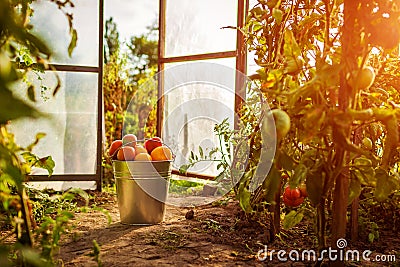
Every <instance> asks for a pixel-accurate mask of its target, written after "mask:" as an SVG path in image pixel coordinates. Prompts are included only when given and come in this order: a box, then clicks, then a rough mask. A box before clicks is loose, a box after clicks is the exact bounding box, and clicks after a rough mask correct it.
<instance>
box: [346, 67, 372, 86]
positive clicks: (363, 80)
mask: <svg viewBox="0 0 400 267" xmlns="http://www.w3.org/2000/svg"><path fill="white" fill-rule="evenodd" d="M374 81H375V70H374V69H373V68H372V67H370V66H368V67H364V68H363V69H362V70H361V71H360V73H358V70H356V71H353V72H352V75H351V77H350V79H349V81H348V84H349V85H350V86H351V88H353V89H355V88H357V89H358V90H366V89H368V88H370V87H371V85H372V84H373V83H374Z"/></svg>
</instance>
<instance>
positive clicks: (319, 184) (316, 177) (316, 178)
mask: <svg viewBox="0 0 400 267" xmlns="http://www.w3.org/2000/svg"><path fill="white" fill-rule="evenodd" d="M325 176H326V174H325V173H324V172H322V166H319V167H317V168H316V169H313V170H311V171H310V172H309V173H308V175H307V180H306V186H307V193H308V198H309V199H310V201H311V203H312V204H313V205H318V204H319V203H320V202H321V198H322V195H323V190H324V183H325Z"/></svg>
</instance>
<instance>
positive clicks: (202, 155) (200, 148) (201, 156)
mask: <svg viewBox="0 0 400 267" xmlns="http://www.w3.org/2000/svg"><path fill="white" fill-rule="evenodd" d="M199 155H200V158H204V152H203V148H202V147H201V146H199Z"/></svg>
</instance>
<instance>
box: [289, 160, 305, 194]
mask: <svg viewBox="0 0 400 267" xmlns="http://www.w3.org/2000/svg"><path fill="white" fill-rule="evenodd" d="M307 173H308V170H307V167H306V166H305V165H304V164H302V163H300V164H299V165H297V167H296V168H295V169H294V174H293V175H292V177H290V180H289V186H290V188H296V187H297V186H299V184H301V183H302V182H303V181H305V180H306V178H307Z"/></svg>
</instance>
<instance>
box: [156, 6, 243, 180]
mask: <svg viewBox="0 0 400 267" xmlns="http://www.w3.org/2000/svg"><path fill="white" fill-rule="evenodd" d="M167 1H168V0H160V2H159V21H158V22H159V24H158V25H159V41H158V73H159V76H158V100H157V135H158V136H161V134H162V130H163V124H164V105H165V103H164V84H163V79H164V76H163V75H164V74H163V71H164V67H165V64H166V63H177V62H188V61H194V60H207V59H222V58H236V70H237V72H236V78H235V79H236V80H235V103H234V110H235V113H236V114H239V112H240V110H241V108H242V105H243V101H244V99H245V97H246V92H245V91H244V90H241V89H242V88H243V85H244V83H245V82H246V81H245V80H244V75H246V72H247V49H246V48H247V47H246V44H245V40H244V38H245V37H244V34H243V33H242V31H240V30H236V50H233V51H221V52H214V53H203V54H192V55H184V56H176V57H166V56H165V36H166V27H165V26H166V5H167ZM237 3H238V5H237V25H236V27H237V29H242V28H243V26H244V23H245V19H246V14H247V11H248V9H249V0H238V1H237ZM243 74H244V75H243ZM236 117H237V116H235V121H234V127H235V128H237V125H238V122H237V118H236ZM172 173H173V174H177V175H181V176H186V177H195V178H200V179H214V178H215V177H214V176H209V175H203V174H199V173H194V172H187V173H186V174H181V173H179V171H178V170H172Z"/></svg>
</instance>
